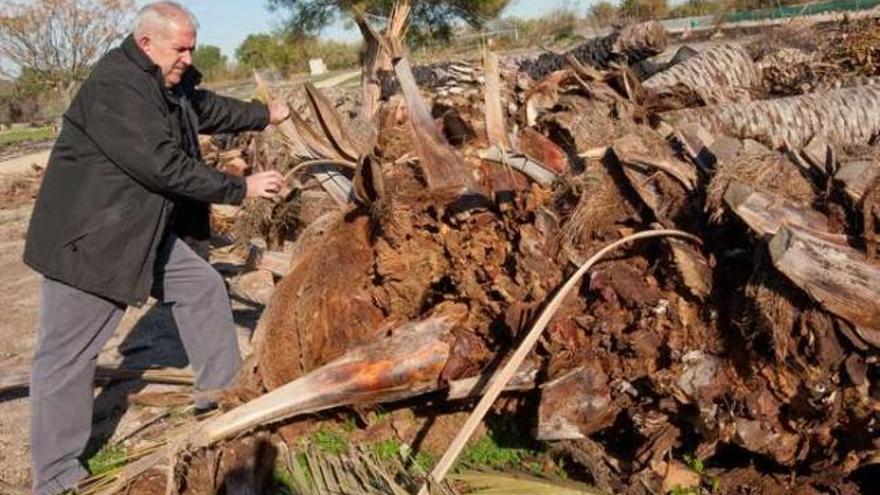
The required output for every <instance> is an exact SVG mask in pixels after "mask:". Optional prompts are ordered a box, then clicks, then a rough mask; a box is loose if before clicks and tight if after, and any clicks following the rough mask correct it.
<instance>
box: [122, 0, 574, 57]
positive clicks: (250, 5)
mask: <svg viewBox="0 0 880 495" xmlns="http://www.w3.org/2000/svg"><path fill="white" fill-rule="evenodd" d="M178 1H180V3H182V4H183V5H185V6H186V7H187V8H189V9H190V10H191V11H192V12H193V13H194V14H195V15H196V17H197V18H198V20H199V24H200V25H201V28H200V30H199V39H198V43H199V44H208V45H216V46H219V47H220V49H221V50H222V51H223V53H224V54H225V55H227V56H228V57H229V58H230V59H232V58H233V57H234V56H235V48H236V47H237V46H238V45H239V44H240V43H241V42H242V41H243V40H244V39H245V38H246V37H247V35H248V34H251V33H260V32H268V31H271V30H272V29H273V28H276V27H278V26H279V25H280V24H281V20H282V15H283V14H282V13H280V12H269V9H268V8H267V7H266V4H267V2H266V1H265V0H178ZM146 3H148V0H139V1H138V2H137V4H138V6H142V5H144V4H146ZM590 3H592V2H590V1H589V0H580V1H575V0H511V2H510V5H508V7H507V9H506V10H505V11H504V12H503V13H502V15H503V16H515V17H522V18H529V17H538V16H541V15H544V14H546V13H548V12H551V11H552V10H554V9H556V8H560V7H570V8H573V9H576V10H583V12H580V13H582V14H583V13H585V12H586V8H587V7H586V6H587V5H589V4H590ZM322 36H323V37H325V38H332V39H337V40H341V41H356V40H359V39H360V34H359V33H358V31H357V28H355V27H354V26H352V27H350V28H348V29H346V27H345V25H344V23H342V22H340V23H337V24H336V25H334V26H331V27H329V28H327V29H325V31H324V32H323V33H322Z"/></svg>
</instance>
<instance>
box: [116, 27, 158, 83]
mask: <svg viewBox="0 0 880 495" xmlns="http://www.w3.org/2000/svg"><path fill="white" fill-rule="evenodd" d="M122 52H123V53H125V56H127V57H128V58H129V59H130V60H131V61H132V62H134V64H135V65H137V66H138V67H140V68H141V70H143V71H144V72H156V73H160V74H161V71H160V70H159V66H158V65H156V64H155V63H154V62H153V61H152V60H150V57H148V56H147V54H146V53H144V51H143V50H141V47H139V46H138V45H137V42H135V40H134V35H131V34H129V35H128V36H126V37H125V39H124V40H122Z"/></svg>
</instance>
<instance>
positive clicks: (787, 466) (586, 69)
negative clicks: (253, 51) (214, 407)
mask: <svg viewBox="0 0 880 495" xmlns="http://www.w3.org/2000/svg"><path fill="white" fill-rule="evenodd" d="M400 15H402V14H400ZM392 25H395V24H394V23H393V22H392ZM359 26H360V27H361V29H362V31H363V32H364V33H365V35H366V36H367V39H368V41H370V46H373V47H378V48H377V49H381V50H389V55H390V56H389V58H388V59H386V60H391V61H393V65H392V69H393V72H394V76H395V78H396V81H397V86H398V87H399V89H400V94H397V95H393V96H389V97H388V99H386V100H382V99H381V98H378V97H377V96H376V95H377V92H376V88H377V87H378V86H377V85H378V80H377V78H376V77H374V76H375V74H377V73H378V70H377V67H378V65H377V66H371V67H367V68H366V69H365V74H366V75H372V76H370V77H366V76H365V79H364V91H363V95H372V96H370V97H369V98H368V99H365V101H370V102H371V103H370V105H375V108H371V109H370V110H369V111H368V112H365V114H368V115H375V118H373V119H372V121H373V122H375V123H376V126H377V127H376V128H375V129H374V132H370V133H366V134H356V133H353V132H351V128H352V126H351V125H350V123H349V121H348V118H347V117H346V116H343V115H340V114H339V113H337V112H336V111H335V109H334V105H333V104H332V103H331V102H330V101H329V99H327V98H326V96H325V95H323V94H322V93H321V92H320V91H318V90H316V89H314V88H306V90H305V98H306V99H307V100H308V102H309V108H310V111H309V115H308V116H304V115H303V116H301V115H296V116H294V118H293V120H292V122H289V123H286V124H284V125H283V126H282V127H281V128H280V129H279V132H280V135H281V136H282V137H283V139H284V142H285V143H286V144H285V146H286V147H287V149H288V151H289V152H290V153H291V155H292V156H293V157H294V160H293V162H292V163H290V164H287V165H286V166H285V167H284V169H283V170H284V171H285V172H286V173H287V176H288V185H289V186H290V193H289V194H288V195H287V196H286V198H285V199H284V200H283V201H282V202H290V203H296V204H298V205H300V206H305V205H306V203H308V202H309V201H318V198H323V200H322V201H323V202H322V203H321V205H322V207H321V208H322V209H321V211H320V214H317V213H313V216H316V217H317V218H315V219H310V221H308V222H303V224H304V225H303V226H302V228H300V229H297V230H296V231H295V232H294V233H293V234H292V235H291V236H290V239H289V241H290V242H289V243H288V245H287V247H286V248H285V251H284V252H283V253H281V252H278V253H267V254H266V255H265V256H264V259H266V260H271V259H274V261H272V263H271V264H272V266H273V267H274V268H272V271H273V272H275V273H276V274H278V275H280V276H281V277H280V279H279V280H278V282H277V284H276V285H275V288H274V292H273V294H272V296H271V299H270V300H269V301H268V304H267V306H266V308H265V311H264V312H263V315H262V317H261V319H260V322H259V324H258V327H257V330H256V333H255V336H254V349H255V350H254V354H253V355H252V356H251V358H250V359H249V361H248V362H247V364H246V366H245V367H244V369H243V371H242V373H241V376H240V379H239V383H238V385H237V387H236V388H235V389H234V390H232V391H230V394H229V397H228V403H227V408H229V409H230V410H229V411H228V412H225V413H223V414H220V415H218V416H216V417H214V418H212V419H210V420H207V421H205V422H203V423H201V424H199V425H198V426H197V427H195V428H194V429H193V430H191V431H187V432H185V433H183V434H180V435H178V436H175V437H173V438H171V439H169V443H168V445H167V446H166V447H165V448H164V449H163V450H160V451H159V452H157V453H155V454H153V455H152V456H150V457H147V458H144V459H142V460H140V461H137V462H135V463H133V464H131V465H129V466H128V467H127V468H126V469H125V470H124V471H123V472H122V473H121V474H120V476H119V477H118V478H116V480H115V481H116V483H115V484H112V485H103V486H104V487H108V491H114V490H120V489H122V488H124V487H125V486H127V485H128V484H129V483H130V482H131V481H132V479H135V478H137V477H139V476H141V475H143V474H144V473H148V472H149V471H150V470H151V469H153V468H154V467H155V466H157V465H158V464H160V463H161V462H163V461H165V460H167V459H169V458H172V459H178V461H179V462H181V463H184V464H185V463H187V462H189V463H190V464H191V465H195V464H197V463H196V462H195V461H192V460H189V461H187V460H186V459H189V457H184V456H182V453H184V452H186V453H188V454H187V455H188V456H189V455H192V456H195V459H198V458H199V456H200V455H202V456H204V455H207V454H206V452H211V450H212V449H215V448H221V447H217V445H218V444H220V443H222V442H226V441H229V440H231V439H233V438H237V437H241V436H242V435H246V434H247V433H248V432H252V431H254V430H258V429H262V430H266V429H268V430H269V431H272V432H278V433H280V435H281V437H282V438H284V439H286V440H288V441H291V440H292V439H293V438H294V436H295V432H296V429H295V427H294V426H295V425H296V423H297V422H298V421H300V420H301V418H302V417H303V415H306V414H313V413H316V412H320V411H325V410H329V409H333V408H338V407H340V406H353V405H356V406H359V407H363V406H367V405H370V404H376V403H383V404H395V403H399V402H400V401H401V400H404V399H411V398H413V397H416V396H425V395H427V396H431V397H433V398H434V399H435V401H438V402H439V403H441V404H446V403H449V404H456V402H455V401H456V400H458V399H462V398H465V397H471V396H475V395H477V396H478V395H480V394H482V393H483V392H484V391H485V390H487V388H488V387H489V386H490V384H491V383H493V380H496V379H498V377H497V376H496V375H495V371H496V370H497V369H499V367H500V366H501V365H502V364H503V363H504V362H505V361H506V360H507V359H508V358H510V356H511V355H512V354H513V350H514V349H516V348H517V346H518V345H519V344H520V342H521V341H522V340H523V336H524V335H525V334H526V333H527V332H528V331H529V330H530V329H532V327H533V326H534V325H535V323H536V321H537V320H538V316H539V315H540V314H541V313H542V312H543V311H544V310H545V309H547V307H548V306H552V309H553V312H552V314H548V315H547V316H546V318H550V320H549V324H548V325H547V326H546V329H543V334H542V336H541V338H540V339H539V340H538V344H537V345H536V346H535V347H534V349H531V350H530V352H528V354H527V358H526V359H525V360H524V361H523V362H522V363H521V364H520V363H516V366H517V368H518V371H517V372H516V373H514V374H513V376H512V377H511V378H509V379H504V381H503V382H498V384H497V385H496V386H497V387H501V388H505V389H506V390H508V393H511V394H520V395H524V396H526V397H530V398H531V400H528V401H523V402H521V403H519V404H520V406H521V410H520V411H519V412H520V413H521V414H524V415H525V416H527V417H530V418H531V422H530V427H531V428H530V430H531V432H532V434H533V436H534V438H535V440H537V441H540V442H544V443H543V444H544V445H545V446H546V449H547V451H548V452H552V453H553V455H555V456H558V457H562V458H565V459H566V460H567V462H566V463H565V465H566V466H569V467H570V471H571V472H570V473H569V475H570V476H573V477H579V478H581V479H582V480H583V481H587V482H590V483H592V484H594V485H596V486H597V487H598V488H600V489H601V490H603V491H607V492H615V493H658V492H666V491H670V490H672V489H674V488H675V486H676V484H678V485H679V488H682V489H684V488H694V489H697V488H700V487H702V488H703V489H705V490H716V489H720V490H721V491H722V492H724V493H737V492H741V491H744V490H751V491H753V492H754V491H757V492H759V493H815V492H816V491H817V490H820V491H821V490H825V489H826V488H828V487H834V489H835V490H837V492H838V493H859V492H860V491H862V492H865V493H867V491H866V490H869V489H870V486H871V485H870V483H871V482H870V480H869V478H870V476H869V474H870V473H871V472H876V469H877V464H878V463H880V441H878V438H880V436H878V434H877V429H878V427H880V424H878V415H877V413H878V398H880V388H878V385H877V380H876V378H877V376H878V373H880V367H878V362H877V359H876V357H877V353H878V349H880V306H878V304H877V301H880V262H878V260H877V259H876V253H877V249H878V245H880V227H878V225H880V207H878V204H880V161H878V160H880V152H878V150H877V149H876V148H875V147H874V146H873V145H874V139H875V137H876V135H877V133H878V132H880V121H878V115H880V92H878V91H877V90H876V89H874V88H870V87H857V88H851V89H842V90H839V91H829V92H823V93H814V94H809V95H804V96H800V97H792V98H785V99H771V100H758V101H746V102H742V101H736V100H735V99H733V98H735V97H732V96H731V95H732V94H734V93H726V95H727V97H726V99H724V100H723V102H722V103H720V104H718V105H716V106H706V105H707V102H706V100H705V99H702V100H701V99H696V100H682V99H678V100H676V101H677V105H678V106H679V107H680V106H681V102H682V101H691V102H692V104H695V105H701V106H697V107H694V108H679V109H678V110H676V111H671V112H663V113H657V114H653V110H652V109H653V108H659V107H662V105H659V106H658V104H657V102H658V98H659V99H662V98H677V96H675V95H674V94H673V93H672V92H670V91H671V88H675V87H677V86H678V87H681V86H683V87H692V88H693V87H701V88H703V89H706V87H707V85H710V84H715V85H717V87H719V88H730V87H750V86H755V85H759V84H760V79H761V78H760V74H759V73H758V72H757V71H756V70H754V67H752V66H751V65H750V64H752V60H751V59H750V58H749V55H748V54H747V53H746V52H744V51H742V50H740V49H737V48H735V47H724V48H722V49H719V50H720V51H713V49H709V50H707V51H706V52H703V53H701V54H698V55H696V56H694V57H691V58H689V59H687V60H686V61H683V62H682V63H681V64H679V65H672V66H671V67H670V68H668V69H667V70H666V71H664V72H660V73H659V74H657V75H654V76H653V77H651V78H650V79H647V80H646V81H644V82H639V81H638V80H636V79H635V78H633V75H632V73H631V72H629V71H627V70H625V69H621V70H602V69H601V64H588V63H584V62H585V60H586V59H584V58H582V57H578V56H577V54H576V53H570V54H569V55H574V56H568V57H565V58H564V60H565V61H566V63H565V65H564V66H560V67H555V66H554V68H557V69H560V70H557V71H555V72H552V73H550V74H549V75H546V77H545V74H544V73H543V72H542V71H538V72H536V73H535V74H534V75H537V76H538V77H537V78H531V79H529V78H526V80H524V78H521V77H515V76H516V75H515V74H513V75H512V74H510V73H508V72H506V71H504V70H502V69H500V68H499V63H498V60H497V59H495V58H494V55H493V54H490V53H486V54H484V57H483V62H482V64H481V65H482V67H481V68H480V71H481V74H483V75H482V77H483V78H484V83H485V84H484V85H483V86H482V91H481V93H480V94H479V98H478V99H477V97H475V95H474V94H473V93H468V92H461V93H458V94H455V93H453V94H448V93H447V94H445V95H444V96H443V98H442V102H438V101H435V99H434V95H433V93H431V92H430V91H428V90H424V91H420V89H419V86H418V83H417V78H416V77H415V76H414V74H413V73H414V71H413V69H412V68H411V67H410V65H409V62H408V60H407V58H406V56H405V52H404V51H401V49H400V46H399V40H397V38H396V37H395V36H393V35H392V36H389V35H388V33H376V32H375V31H373V29H372V27H371V26H370V25H369V24H367V23H365V22H363V23H362V24H359ZM649 33H655V32H654V31H649ZM622 36H623V35H622V34H620V35H618V37H617V38H615V40H616V42H618V45H619V46H622V45H620V42H621V37H622ZM645 36H646V37H645V38H643V39H644V40H646V41H645V42H644V44H647V45H652V46H653V45H655V44H656V43H655V42H653V41H651V40H652V38H651V36H654V34H651V35H650V36H649V35H645ZM395 40H397V41H398V43H395ZM597 43H600V44H601V43H605V42H604V41H603V42H597ZM636 45H638V44H637V43H635V44H633V45H632V47H631V48H632V49H633V50H637V48H636ZM595 46H600V45H599V44H597V45H595ZM601 46H605V45H601ZM616 46H617V45H616ZM626 46H630V45H626ZM638 46H641V45H638ZM616 49H620V48H616ZM627 49H629V48H627ZM378 59H379V57H374V60H378ZM375 63H376V64H379V63H380V62H378V61H377V62H375ZM701 64H702V65H701ZM596 65H598V66H599V67H596ZM606 68H607V67H606ZM713 74H714V75H713ZM719 74H721V75H723V77H721V76H719ZM368 86H369V87H371V88H372V89H369V88H368ZM664 94H665V95H666V96H664ZM386 96H387V95H386ZM755 96H758V97H760V96H762V94H761V93H760V92H757V93H755ZM750 99H751V98H750ZM646 102H650V105H647V104H646ZM465 127H466V128H467V129H469V133H466V137H465V138H461V136H462V135H463V134H461V133H460V132H458V131H460V130H461V128H465ZM453 143H454V144H453ZM307 192H308V193H309V195H307V194H306V193H307ZM307 198H312V199H307ZM290 211H300V210H298V209H293V210H290ZM652 229H667V230H668V229H675V230H676V231H678V232H683V233H690V235H692V236H696V237H698V238H699V239H700V240H701V244H695V243H693V242H690V241H686V240H683V239H682V238H667V239H662V240H659V239H657V240H651V241H643V243H641V244H636V245H633V246H630V247H627V248H623V249H620V250H618V251H616V252H615V253H616V254H615V256H613V257H611V258H610V259H606V260H603V261H599V262H598V263H597V264H596V265H594V266H593V267H592V268H591V270H590V272H589V274H588V275H587V276H585V277H584V278H583V279H582V280H579V281H577V283H578V284H579V290H576V291H574V292H572V293H571V294H568V295H567V296H565V297H562V298H561V299H560V300H559V301H558V302H557V303H554V304H552V305H551V303H550V301H551V300H554V296H555V295H556V294H557V292H559V291H560V288H561V287H563V285H564V284H565V283H566V280H568V278H569V276H570V275H571V274H572V273H573V272H574V269H575V268H576V267H578V266H581V265H582V264H583V263H584V261H585V260H587V259H588V258H590V257H591V256H592V255H594V254H595V253H597V252H599V251H600V250H601V249H602V248H603V247H605V246H608V245H609V244H611V243H614V242H616V241H620V240H621V239H622V238H625V237H626V236H628V235H630V234H633V233H636V232H640V231H646V230H652ZM278 259H281V260H283V261H281V262H279V261H278ZM254 266H256V267H258V268H259V267H261V266H262V269H268V265H265V264H264V265H261V264H260V262H257V263H255V264H254ZM575 280H576V279H575ZM572 283H574V282H572ZM542 328H543V327H542ZM539 331H540V330H539ZM525 350H526V351H529V348H528V347H526V348H525ZM536 387H537V388H536ZM457 404H460V406H459V407H461V408H463V409H465V410H467V409H468V407H469V406H468V404H471V403H470V402H467V401H464V402H457ZM386 407H395V406H393V405H391V406H386ZM400 407H402V406H400ZM404 440H407V441H413V440H414V439H404ZM435 454H439V453H438V452H435ZM685 458H689V459H698V460H700V465H704V466H707V467H705V468H701V469H696V468H694V467H693V463H692V462H691V467H690V468H688V467H687V466H685V464H684V463H683V462H682V461H683V459H685ZM178 472H180V470H179V469H178ZM682 480H685V481H686V482H687V483H688V484H689V485H690V486H680V485H681V483H682V482H683V481H682ZM438 481H439V480H438ZM172 485H173V486H172V488H174V489H179V490H181V491H183V492H186V491H187V490H191V491H193V492H195V491H197V490H198V489H197V488H193V487H192V486H191V485H187V484H186V483H185V482H183V481H181V480H180V479H179V478H178V479H177V480H176V481H175V482H174V483H172Z"/></svg>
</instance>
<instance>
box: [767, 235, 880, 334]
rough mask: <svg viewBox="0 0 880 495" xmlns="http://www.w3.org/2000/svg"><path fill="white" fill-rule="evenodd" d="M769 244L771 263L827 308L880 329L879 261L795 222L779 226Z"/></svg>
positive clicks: (858, 323)
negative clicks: (794, 223)
mask: <svg viewBox="0 0 880 495" xmlns="http://www.w3.org/2000/svg"><path fill="white" fill-rule="evenodd" d="M769 250H770V256H771V259H772V260H773V266H775V267H776V269H777V270H779V271H780V272H782V273H784V274H785V275H786V276H787V277H788V278H789V279H790V280H791V281H792V282H794V284H795V285H797V286H798V287H800V288H801V289H803V290H804V292H806V293H807V294H809V295H810V297H812V298H813V299H814V300H815V301H817V302H818V303H819V304H821V305H822V307H823V308H825V309H826V310H828V311H830V312H831V313H834V314H836V315H837V316H840V317H841V318H844V319H845V320H847V321H849V322H850V323H852V324H853V325H855V326H856V327H857V328H859V329H861V330H862V331H865V332H868V333H870V334H877V335H880V304H877V302H878V301H880V265H878V264H877V263H873V262H870V261H868V260H867V259H865V256H864V255H863V254H862V253H859V252H858V251H856V250H854V249H852V248H850V247H849V246H847V245H846V244H843V243H836V242H831V241H829V240H828V239H827V238H826V237H821V236H819V235H817V234H816V233H814V232H810V231H808V230H806V229H803V228H800V227H796V226H793V225H784V226H783V227H782V228H780V229H779V232H778V233H777V234H776V235H775V236H774V237H773V239H772V240H771V241H770V244H769ZM876 341H877V340H875V342H876Z"/></svg>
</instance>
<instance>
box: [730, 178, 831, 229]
mask: <svg viewBox="0 0 880 495" xmlns="http://www.w3.org/2000/svg"><path fill="white" fill-rule="evenodd" d="M724 202H725V203H726V204H727V206H728V207H729V208H730V209H731V210H732V211H733V212H734V213H736V215H737V216H738V217H739V218H741V219H742V220H743V221H744V222H745V223H746V224H747V225H748V226H749V227H750V228H751V229H752V230H753V231H754V232H755V233H757V234H758V235H759V236H763V235H775V234H776V233H777V232H779V230H780V229H781V228H782V227H783V226H784V225H795V226H798V227H802V228H806V229H812V230H817V231H823V232H827V231H828V230H829V224H828V218H827V217H826V216H825V215H822V214H821V213H819V212H818V211H816V210H813V209H809V208H804V207H801V206H798V205H796V204H794V203H792V202H791V201H788V200H786V199H785V198H782V197H779V196H777V195H775V194H772V193H769V192H764V191H757V190H754V189H752V188H750V187H749V186H747V185H745V184H742V183H740V182H735V181H734V182H731V183H730V185H729V186H727V190H726V191H725V192H724Z"/></svg>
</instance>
